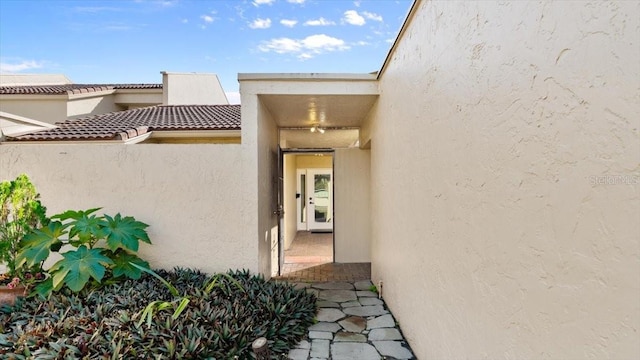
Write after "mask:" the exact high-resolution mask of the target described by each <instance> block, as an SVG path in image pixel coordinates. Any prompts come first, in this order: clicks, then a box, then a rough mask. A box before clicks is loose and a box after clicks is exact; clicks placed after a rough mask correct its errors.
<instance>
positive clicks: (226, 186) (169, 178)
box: [0, 143, 258, 272]
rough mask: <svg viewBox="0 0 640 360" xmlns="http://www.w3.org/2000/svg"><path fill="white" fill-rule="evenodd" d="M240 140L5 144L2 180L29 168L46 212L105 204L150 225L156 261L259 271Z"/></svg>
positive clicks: (0, 148) (145, 248) (148, 249)
mask: <svg viewBox="0 0 640 360" xmlns="http://www.w3.org/2000/svg"><path fill="white" fill-rule="evenodd" d="M239 150H240V145H229V144H224V145H212V144H186V145H143V144H137V145H97V144H86V145H7V143H3V144H2V145H0V179H13V178H15V177H16V176H17V175H18V174H21V173H26V174H27V175H29V177H30V178H31V179H32V181H33V182H34V184H35V185H36V188H37V189H38V191H39V192H40V193H41V195H42V201H43V203H44V205H45V206H46V207H47V209H48V211H47V213H48V214H49V215H53V214H55V213H59V212H62V211H65V210H68V209H88V208H91V207H100V206H101V207H103V208H104V210H103V211H104V212H105V213H107V214H111V215H113V214H115V213H117V212H120V213H122V214H123V215H130V216H134V217H135V218H136V219H138V220H140V221H143V222H145V223H147V224H149V225H150V226H149V228H148V231H149V235H150V237H151V240H152V242H153V245H146V244H143V245H141V250H140V255H141V256H142V257H143V258H145V259H147V260H149V261H150V262H151V264H152V266H154V267H159V268H172V267H174V266H182V267H195V268H199V269H201V270H203V271H207V272H216V271H226V270H227V269H230V268H233V269H236V268H246V269H249V270H251V271H253V272H256V271H258V266H257V265H258V264H257V261H256V260H257V246H256V243H255V241H254V239H249V238H248V237H247V236H246V233H245V232H243V229H244V228H245V223H246V219H245V218H244V215H245V214H246V212H245V211H243V210H244V209H243V206H242V200H243V196H244V195H243V194H244V189H243V188H242V185H243V184H242V181H240V179H241V171H242V157H241V154H240V151H239Z"/></svg>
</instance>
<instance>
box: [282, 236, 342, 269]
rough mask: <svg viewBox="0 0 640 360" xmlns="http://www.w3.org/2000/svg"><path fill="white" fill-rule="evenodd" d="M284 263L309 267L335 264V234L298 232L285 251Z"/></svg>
mask: <svg viewBox="0 0 640 360" xmlns="http://www.w3.org/2000/svg"><path fill="white" fill-rule="evenodd" d="M284 262H285V264H309V265H313V264H316V265H317V264H325V263H330V262H333V233H330V232H329V233H312V232H310V231H298V232H297V233H296V237H295V239H293V242H292V243H291V246H290V247H289V249H286V250H285V251H284Z"/></svg>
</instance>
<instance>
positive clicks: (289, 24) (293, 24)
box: [280, 19, 298, 28]
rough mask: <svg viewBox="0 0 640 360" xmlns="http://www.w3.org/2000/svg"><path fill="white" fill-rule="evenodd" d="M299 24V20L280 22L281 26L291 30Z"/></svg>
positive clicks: (283, 20)
mask: <svg viewBox="0 0 640 360" xmlns="http://www.w3.org/2000/svg"><path fill="white" fill-rule="evenodd" d="M297 23H298V20H289V19H282V20H280V24H282V25H284V26H286V27H290V28H292V27H294V26H296V24H297Z"/></svg>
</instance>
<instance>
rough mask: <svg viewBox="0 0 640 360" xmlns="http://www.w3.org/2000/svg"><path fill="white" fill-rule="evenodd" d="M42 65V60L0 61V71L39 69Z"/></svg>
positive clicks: (11, 71)
mask: <svg viewBox="0 0 640 360" xmlns="http://www.w3.org/2000/svg"><path fill="white" fill-rule="evenodd" d="M42 67H43V63H42V61H34V60H25V61H21V62H19V63H17V64H9V63H4V62H0V73H15V72H20V71H25V70H32V69H40V68H42Z"/></svg>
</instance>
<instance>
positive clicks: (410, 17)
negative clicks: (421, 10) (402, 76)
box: [376, 0, 422, 80]
mask: <svg viewBox="0 0 640 360" xmlns="http://www.w3.org/2000/svg"><path fill="white" fill-rule="evenodd" d="M421 2H422V0H413V4H411V8H410V9H409V13H408V14H407V16H406V17H405V18H404V22H403V23H402V27H400V31H399V32H398V36H396V39H395V40H394V41H393V45H391V48H390V49H389V52H388V53H387V56H386V57H385V58H384V62H383V63H382V67H381V68H380V71H378V74H377V76H376V80H380V77H381V76H382V74H383V73H384V71H385V70H386V69H387V64H388V63H389V61H391V56H392V54H393V53H394V52H395V51H396V48H397V47H398V43H400V38H401V37H402V36H403V35H404V32H405V31H406V30H407V28H408V27H409V23H410V22H411V21H412V20H413V17H414V16H415V14H416V12H417V11H418V5H419V4H420V3H421Z"/></svg>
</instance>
